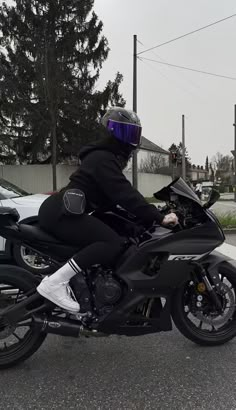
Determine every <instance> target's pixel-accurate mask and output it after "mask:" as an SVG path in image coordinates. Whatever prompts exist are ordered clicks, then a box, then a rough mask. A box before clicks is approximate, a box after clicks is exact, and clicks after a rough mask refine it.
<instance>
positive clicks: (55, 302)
mask: <svg viewBox="0 0 236 410" xmlns="http://www.w3.org/2000/svg"><path fill="white" fill-rule="evenodd" d="M37 292H38V293H39V294H40V295H41V296H43V297H44V298H45V299H47V300H49V301H50V302H52V303H54V305H56V306H59V307H60V308H61V309H64V310H66V311H68V312H71V313H79V311H80V306H79V310H78V309H73V308H72V309H71V308H70V309H69V308H68V307H66V306H65V305H63V304H62V303H60V302H58V301H56V300H55V299H53V298H52V297H51V295H49V294H48V293H47V292H45V291H44V290H42V289H40V290H37Z"/></svg>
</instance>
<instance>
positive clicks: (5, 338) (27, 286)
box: [0, 265, 47, 370]
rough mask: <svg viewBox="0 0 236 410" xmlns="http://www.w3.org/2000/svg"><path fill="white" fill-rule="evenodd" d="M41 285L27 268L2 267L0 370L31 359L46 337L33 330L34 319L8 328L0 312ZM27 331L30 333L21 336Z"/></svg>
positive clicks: (0, 268) (0, 266) (0, 283)
mask: <svg viewBox="0 0 236 410" xmlns="http://www.w3.org/2000/svg"><path fill="white" fill-rule="evenodd" d="M38 283H39V281H38V280H37V278H36V277H35V276H34V275H32V274H31V273H30V272H27V271H25V270H24V269H21V268H19V267H17V266H10V265H0V370H1V369H6V368H10V367H12V366H15V365H17V364H19V363H21V362H23V361H24V360H26V359H28V358H29V357H30V356H32V355H33V354H34V353H35V352H36V351H37V350H38V349H39V347H40V346H41V345H42V343H43V342H44V340H45V338H46V336H47V335H46V334H45V333H43V332H40V331H39V330H38V329H37V328H36V327H34V320H33V318H32V319H30V320H29V321H28V323H26V322H25V323H22V324H21V325H20V324H19V326H12V325H11V324H8V325H6V322H4V316H2V317H1V311H3V310H4V309H5V308H7V307H8V306H11V305H13V304H15V303H17V301H18V300H19V299H20V298H24V297H25V294H26V293H27V292H29V291H30V290H32V289H35V288H36V286H37V284H38ZM17 295H18V296H17ZM24 328H26V330H27V331H26V333H25V334H24V335H23V337H22V333H23V332H24ZM17 332H20V334H19V333H17ZM8 343H9V345H8Z"/></svg>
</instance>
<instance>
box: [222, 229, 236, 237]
mask: <svg viewBox="0 0 236 410" xmlns="http://www.w3.org/2000/svg"><path fill="white" fill-rule="evenodd" d="M223 231H224V233H225V234H227V235H230V234H231V235H235V234H236V228H224V229H223Z"/></svg>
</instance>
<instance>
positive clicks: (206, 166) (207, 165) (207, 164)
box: [205, 156, 209, 172]
mask: <svg viewBox="0 0 236 410" xmlns="http://www.w3.org/2000/svg"><path fill="white" fill-rule="evenodd" d="M205 170H206V171H207V172H209V159H208V156H207V157H206V163H205Z"/></svg>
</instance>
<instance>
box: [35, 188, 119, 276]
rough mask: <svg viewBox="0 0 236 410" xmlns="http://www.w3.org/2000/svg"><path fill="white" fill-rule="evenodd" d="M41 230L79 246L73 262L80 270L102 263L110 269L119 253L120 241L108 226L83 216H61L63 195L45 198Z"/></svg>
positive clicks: (41, 212) (42, 208)
mask: <svg viewBox="0 0 236 410" xmlns="http://www.w3.org/2000/svg"><path fill="white" fill-rule="evenodd" d="M39 224H40V227H41V228H42V229H43V230H45V231H46V232H48V233H50V234H51V235H53V236H55V238H57V239H59V240H61V241H63V242H65V243H67V244H68V245H69V244H70V245H74V246H78V249H80V250H79V251H78V253H77V254H76V255H74V257H73V258H74V260H75V262H76V263H77V264H78V266H79V267H81V269H88V268H90V267H91V266H93V265H96V264H101V265H103V266H106V267H112V266H113V265H114V264H115V263H116V261H117V259H118V258H119V255H120V254H121V252H122V239H121V237H120V236H119V235H118V234H117V233H116V232H115V231H113V230H112V229H111V228H110V227H109V226H108V225H105V224H104V223H103V222H101V221H100V220H98V219H97V218H95V217H93V216H90V215H87V214H83V215H80V216H67V215H62V195H60V193H59V194H55V195H52V196H50V197H49V198H48V199H46V201H45V202H43V204H42V205H41V207H40V210H39Z"/></svg>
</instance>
